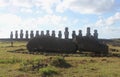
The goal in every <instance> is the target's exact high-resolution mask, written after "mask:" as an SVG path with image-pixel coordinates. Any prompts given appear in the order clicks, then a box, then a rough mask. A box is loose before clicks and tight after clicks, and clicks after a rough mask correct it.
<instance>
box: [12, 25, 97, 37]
mask: <svg viewBox="0 0 120 77" xmlns="http://www.w3.org/2000/svg"><path fill="white" fill-rule="evenodd" d="M44 35H46V36H50V31H49V30H47V31H46V34H44V31H41V34H39V31H36V34H35V35H34V32H33V31H31V32H30V35H29V33H28V31H26V33H25V38H23V36H24V33H23V30H21V31H20V35H19V36H20V38H18V31H15V39H31V38H34V37H38V36H44ZM29 36H30V38H29ZM51 36H52V37H56V34H55V31H54V30H53V31H52V34H51ZM76 36H79V37H82V30H79V33H78V35H76V32H75V31H72V39H74V38H75V37H76ZM86 36H88V37H91V36H92V35H91V33H90V27H88V28H87V33H86ZM64 37H65V39H69V31H68V27H66V28H65V31H64ZM93 37H94V38H96V39H98V33H97V30H94V34H93ZM10 38H11V39H13V32H11V34H10ZM58 38H60V39H61V38H62V32H61V31H59V32H58Z"/></svg>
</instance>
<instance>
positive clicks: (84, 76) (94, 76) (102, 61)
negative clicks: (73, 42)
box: [0, 41, 120, 77]
mask: <svg viewBox="0 0 120 77" xmlns="http://www.w3.org/2000/svg"><path fill="white" fill-rule="evenodd" d="M109 47H110V48H114V49H117V50H118V52H110V53H115V54H120V47H117V46H116V47H114V46H112V45H109ZM16 51H19V52H28V51H27V50H26V42H23V41H20V42H14V44H13V47H11V45H10V42H0V77H42V75H41V72H38V71H37V72H36V71H21V70H19V69H21V64H22V63H23V62H25V61H28V60H29V61H32V60H41V59H42V60H47V59H48V58H50V57H56V56H52V55H46V54H26V53H17V52H16ZM65 61H66V62H67V63H69V64H70V65H71V67H68V68H64V67H63V68H60V67H54V66H50V67H52V68H54V69H56V70H57V73H58V74H54V75H52V76H51V75H50V76H51V77H120V57H115V56H114V57H112V56H111V57H90V56H82V55H79V54H74V55H72V54H70V55H68V56H67V57H65ZM48 64H49V63H48ZM26 68H27V67H26ZM43 70H45V69H43ZM45 77H46V76H45Z"/></svg>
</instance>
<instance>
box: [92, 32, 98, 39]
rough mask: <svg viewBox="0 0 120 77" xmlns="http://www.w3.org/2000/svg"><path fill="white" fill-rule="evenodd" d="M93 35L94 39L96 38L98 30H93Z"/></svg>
mask: <svg viewBox="0 0 120 77" xmlns="http://www.w3.org/2000/svg"><path fill="white" fill-rule="evenodd" d="M93 35H94V38H95V39H98V32H97V30H94V34H93Z"/></svg>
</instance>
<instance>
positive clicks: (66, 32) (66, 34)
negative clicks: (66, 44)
mask: <svg viewBox="0 0 120 77" xmlns="http://www.w3.org/2000/svg"><path fill="white" fill-rule="evenodd" d="M64 35H65V39H69V31H68V27H66V28H65V32H64Z"/></svg>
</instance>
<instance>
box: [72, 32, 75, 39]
mask: <svg viewBox="0 0 120 77" xmlns="http://www.w3.org/2000/svg"><path fill="white" fill-rule="evenodd" d="M74 38H76V33H75V31H73V32H72V39H74Z"/></svg>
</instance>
